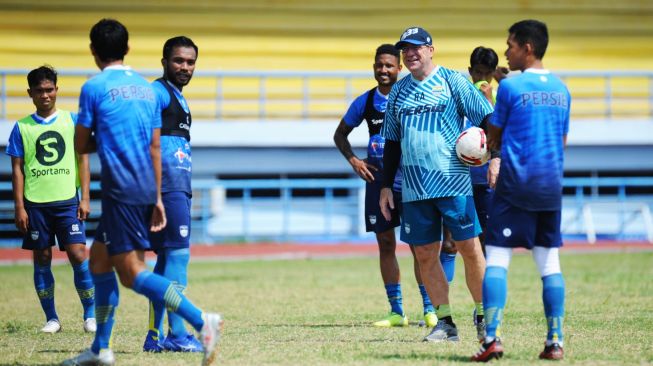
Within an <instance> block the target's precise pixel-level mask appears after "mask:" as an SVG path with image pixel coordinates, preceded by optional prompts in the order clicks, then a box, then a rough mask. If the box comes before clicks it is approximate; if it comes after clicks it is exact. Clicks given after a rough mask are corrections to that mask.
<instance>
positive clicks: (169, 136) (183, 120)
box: [143, 36, 202, 352]
mask: <svg viewBox="0 0 653 366" xmlns="http://www.w3.org/2000/svg"><path fill="white" fill-rule="evenodd" d="M197 55H198V48H197V46H196V45H195V43H193V41H192V40H191V39H190V38H188V37H184V36H178V37H173V38H170V39H169V40H167V41H166V43H165V44H164V45H163V58H162V59H161V64H162V65H163V77H161V78H159V79H157V80H155V81H154V82H152V88H153V89H154V92H155V94H156V99H157V101H158V102H159V105H160V107H161V122H162V127H161V167H162V170H161V193H162V196H163V205H164V207H165V210H166V215H167V218H168V225H167V226H166V227H165V228H164V229H163V230H161V231H159V232H152V233H150V239H151V243H152V249H153V250H154V251H155V252H156V254H157V261H156V265H155V267H154V273H157V274H160V275H162V276H164V277H166V278H167V279H169V280H170V281H171V282H172V283H173V284H174V286H175V287H176V288H177V290H178V291H179V292H181V293H183V292H184V291H185V290H186V285H187V283H188V276H187V270H188V262H189V260H190V250H189V247H190V226H191V225H190V209H191V195H192V191H191V164H192V162H191V151H190V144H189V143H190V125H191V121H192V119H191V114H190V109H189V108H188V103H186V99H185V98H184V96H183V95H182V93H181V91H182V89H183V88H184V86H186V85H187V84H188V82H190V79H191V78H192V77H193V71H195V62H196V61H197ZM164 314H165V307H164V304H163V303H162V302H160V303H156V302H154V303H152V302H151V303H150V317H149V319H150V324H149V331H148V333H147V336H146V338H145V343H144V344H143V350H144V351H146V352H161V351H163V350H166V351H172V352H201V351H202V345H201V343H200V342H199V341H198V340H197V339H196V338H195V337H194V336H193V335H192V334H190V333H188V331H187V329H186V327H185V325H184V321H183V319H182V318H181V317H180V316H179V315H177V314H175V313H173V312H168V326H169V328H168V335H167V337H165V340H164V339H163V316H164Z"/></svg>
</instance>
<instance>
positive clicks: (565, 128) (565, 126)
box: [562, 88, 571, 136]
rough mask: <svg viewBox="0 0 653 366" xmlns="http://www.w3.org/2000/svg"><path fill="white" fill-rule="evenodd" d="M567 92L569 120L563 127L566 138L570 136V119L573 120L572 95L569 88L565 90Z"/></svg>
mask: <svg viewBox="0 0 653 366" xmlns="http://www.w3.org/2000/svg"><path fill="white" fill-rule="evenodd" d="M565 92H566V94H567V118H565V122H564V125H563V126H562V134H563V135H565V136H566V135H568V134H569V119H570V118H571V117H570V114H571V94H570V93H569V89H567V88H565Z"/></svg>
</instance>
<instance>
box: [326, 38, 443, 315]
mask: <svg viewBox="0 0 653 366" xmlns="http://www.w3.org/2000/svg"><path fill="white" fill-rule="evenodd" d="M372 67H373V70H374V78H375V79H376V81H377V83H378V85H377V86H376V87H374V88H372V89H371V90H369V91H366V92H365V93H363V94H362V95H360V96H359V97H358V98H356V99H355V100H354V102H353V103H352V104H351V106H350V107H349V110H347V113H346V114H345V115H344V117H343V118H342V120H341V121H340V124H339V125H338V128H337V129H336V132H335V134H334V136H333V140H334V141H335V143H336V146H337V147H338V149H339V150H340V152H341V153H342V155H344V156H345V158H346V159H347V161H348V162H349V164H351V166H352V168H353V169H354V172H356V174H358V175H359V176H360V177H361V178H362V179H364V180H365V181H366V182H367V183H366V186H365V228H366V230H367V231H368V232H374V233H375V235H376V241H377V243H378V245H379V262H380V263H379V265H380V268H381V277H382V279H383V283H384V285H385V289H386V294H387V296H388V302H390V313H389V314H388V316H386V317H385V318H384V319H382V320H379V321H377V322H375V323H374V325H375V326H377V327H396V326H407V325H408V318H407V317H406V315H405V314H404V309H403V299H402V294H401V284H400V271H399V264H398V263H397V256H396V255H395V249H396V247H397V239H396V237H395V231H394V228H395V227H397V226H399V222H400V221H399V208H400V204H401V170H398V171H397V174H396V176H393V178H394V186H393V189H394V191H395V194H394V197H395V207H396V209H394V210H392V217H390V218H389V219H388V220H386V219H385V218H384V217H383V215H381V210H380V207H379V192H380V191H381V182H382V181H383V178H382V177H383V146H384V145H385V139H384V138H383V137H382V136H381V135H380V132H381V126H383V119H384V116H385V108H386V105H387V104H388V94H389V93H390V89H391V88H392V85H394V84H395V83H396V82H397V76H398V75H399V72H400V71H401V63H400V60H399V51H398V50H397V49H396V48H395V47H394V46H393V45H390V44H383V45H381V46H379V47H378V48H377V49H376V55H375V57H374V64H373V65H372ZM363 120H365V121H367V127H368V131H369V136H370V139H369V143H368V149H367V159H364V160H361V159H359V158H358V157H356V155H355V154H354V152H353V151H352V149H351V145H350V143H349V141H348V140H347V136H348V135H349V134H350V133H351V132H352V131H353V130H354V128H356V127H358V126H360V124H361V123H362V122H363ZM411 250H412V248H411ZM414 271H415V278H416V280H417V284H418V285H419V289H420V292H421V294H422V303H423V306H424V313H423V314H424V323H425V324H426V326H428V327H433V326H434V325H435V323H436V322H437V318H436V316H435V309H434V308H433V305H432V304H431V300H430V299H429V297H428V295H427V294H426V289H425V288H424V286H423V285H422V281H421V278H420V274H419V268H418V267H417V262H415V267H414Z"/></svg>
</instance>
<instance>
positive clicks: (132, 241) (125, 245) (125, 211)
mask: <svg viewBox="0 0 653 366" xmlns="http://www.w3.org/2000/svg"><path fill="white" fill-rule="evenodd" d="M153 207H154V205H128V204H124V203H120V202H118V201H115V200H113V199H111V198H102V216H101V217H100V223H99V224H98V227H97V229H96V234H95V239H96V240H97V241H99V242H102V243H104V244H105V245H106V246H107V251H108V253H109V255H116V254H121V253H126V252H131V251H133V250H148V249H150V241H149V237H148V234H149V232H150V220H151V218H152V209H153Z"/></svg>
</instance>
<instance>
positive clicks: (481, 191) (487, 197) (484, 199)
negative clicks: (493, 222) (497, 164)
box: [472, 184, 494, 233]
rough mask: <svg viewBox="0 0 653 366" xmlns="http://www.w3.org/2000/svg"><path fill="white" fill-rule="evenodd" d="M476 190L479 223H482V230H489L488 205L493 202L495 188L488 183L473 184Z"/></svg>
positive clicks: (475, 203) (475, 198) (475, 197)
mask: <svg viewBox="0 0 653 366" xmlns="http://www.w3.org/2000/svg"><path fill="white" fill-rule="evenodd" d="M472 189H473V190H474V206H475V207H476V216H477V217H478V223H479V224H481V230H483V232H484V233H485V232H486V231H487V215H488V207H489V206H490V202H492V195H493V194H494V190H493V189H492V188H490V186H488V185H487V184H472Z"/></svg>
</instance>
